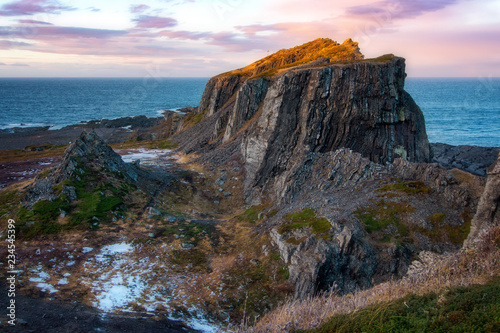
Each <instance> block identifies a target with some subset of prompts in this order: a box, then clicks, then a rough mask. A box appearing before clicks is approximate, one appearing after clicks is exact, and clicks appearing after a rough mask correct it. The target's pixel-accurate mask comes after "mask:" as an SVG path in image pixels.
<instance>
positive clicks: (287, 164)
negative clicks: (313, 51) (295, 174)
mask: <svg viewBox="0 0 500 333" xmlns="http://www.w3.org/2000/svg"><path fill="white" fill-rule="evenodd" d="M404 67H405V66H404V60H403V59H401V58H394V59H392V60H390V61H388V62H386V63H356V64H352V65H331V66H328V67H325V68H315V69H301V70H297V71H290V72H287V73H285V74H283V75H281V76H279V77H278V78H277V79H276V80H275V81H273V82H272V83H271V84H270V86H269V89H268V91H267V92H266V94H265V97H264V99H263V101H262V110H261V114H260V116H259V117H258V119H256V120H255V125H254V127H253V128H252V130H251V131H249V132H248V135H246V137H245V139H244V141H243V155H244V157H245V160H246V162H247V164H246V170H247V183H246V188H248V189H250V188H255V187H262V189H263V190H267V189H269V187H267V188H266V186H265V185H266V183H267V181H268V179H275V181H274V184H272V187H273V188H274V189H275V190H276V194H277V195H279V193H280V191H281V190H282V189H283V185H282V184H283V182H284V179H285V178H286V174H287V171H290V170H292V169H293V168H294V162H295V161H297V160H298V159H300V156H301V155H302V154H303V153H304V152H309V151H311V152H320V153H324V152H329V151H335V150H337V149H339V148H350V149H352V150H353V151H356V152H359V153H360V154H361V155H362V156H364V157H367V158H369V159H370V160H371V161H373V162H376V163H382V164H385V163H392V162H393V161H394V159H395V158H397V157H400V158H403V159H405V160H408V161H412V162H427V161H429V159H430V149H429V143H428V140H427V135H426V132H425V124H424V118H423V116H422V112H421V111H420V109H419V108H418V106H417V105H416V104H415V103H414V101H413V100H412V98H411V97H410V96H409V95H408V94H407V93H406V92H405V91H404V90H403V85H404V76H405V73H404ZM236 105H238V99H237V100H236ZM235 109H236V106H235ZM233 131H234V130H233Z"/></svg>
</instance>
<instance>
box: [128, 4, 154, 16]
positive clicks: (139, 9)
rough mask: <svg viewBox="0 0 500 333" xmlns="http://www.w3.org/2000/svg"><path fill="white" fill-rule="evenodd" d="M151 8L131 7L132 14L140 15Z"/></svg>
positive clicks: (146, 6) (144, 6) (142, 6)
mask: <svg viewBox="0 0 500 333" xmlns="http://www.w3.org/2000/svg"><path fill="white" fill-rule="evenodd" d="M150 8H151V7H149V6H148V5H131V6H130V12H131V13H133V14H140V13H143V12H145V11H146V10H148V9H150Z"/></svg>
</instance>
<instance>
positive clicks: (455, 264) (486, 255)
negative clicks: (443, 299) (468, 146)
mask: <svg viewBox="0 0 500 333" xmlns="http://www.w3.org/2000/svg"><path fill="white" fill-rule="evenodd" d="M499 244H500V227H497V228H496V229H494V230H492V231H491V232H489V233H488V234H487V235H486V236H484V238H483V240H482V241H481V242H480V246H478V250H477V251H459V252H455V253H451V254H446V255H435V254H430V253H428V252H426V253H423V254H421V260H420V261H419V262H417V263H414V264H413V265H412V267H411V268H410V270H409V273H408V274H407V276H405V277H404V278H403V279H401V280H398V281H389V282H386V283H382V284H379V285H377V286H375V287H373V288H371V289H367V290H364V291H360V292H357V293H355V294H348V295H344V296H339V295H323V296H319V297H316V298H312V299H307V300H304V301H289V302H287V303H285V304H284V305H283V306H281V307H279V308H278V309H276V310H274V311H272V312H270V313H269V314H267V315H266V316H264V317H262V319H261V320H260V321H259V322H258V323H257V324H256V325H255V326H254V327H249V328H242V329H241V330H240V331H242V332H243V331H244V332H290V331H294V330H300V329H311V328H314V327H317V326H319V325H321V324H323V323H325V322H326V321H327V320H328V319H329V318H330V317H332V316H334V315H337V314H346V313H352V312H355V311H358V310H361V309H363V308H366V307H368V306H370V305H374V304H380V303H383V302H389V301H393V300H396V299H399V298H402V297H405V296H408V295H410V294H417V295H423V294H428V293H442V292H444V291H445V290H447V289H449V288H452V287H458V286H471V285H474V284H485V283H487V282H488V281H490V280H491V279H492V278H493V277H496V276H499V275H500V249H499Z"/></svg>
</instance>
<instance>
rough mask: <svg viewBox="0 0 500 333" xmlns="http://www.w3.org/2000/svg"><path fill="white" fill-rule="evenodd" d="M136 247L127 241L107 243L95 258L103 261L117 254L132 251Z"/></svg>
mask: <svg viewBox="0 0 500 333" xmlns="http://www.w3.org/2000/svg"><path fill="white" fill-rule="evenodd" d="M133 249H134V248H133V246H132V245H130V244H127V243H126V242H122V243H117V244H112V245H107V246H105V247H103V248H102V249H101V253H100V254H98V255H96V256H95V259H96V260H97V261H99V262H101V263H103V262H107V261H110V259H111V257H113V256H115V255H117V254H124V253H127V252H130V251H132V250H133Z"/></svg>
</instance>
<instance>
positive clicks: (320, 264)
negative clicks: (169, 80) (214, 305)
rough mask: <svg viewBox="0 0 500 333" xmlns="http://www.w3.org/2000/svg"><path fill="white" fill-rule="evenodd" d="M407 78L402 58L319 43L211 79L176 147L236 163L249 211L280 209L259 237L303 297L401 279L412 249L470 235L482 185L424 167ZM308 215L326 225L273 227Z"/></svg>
mask: <svg viewBox="0 0 500 333" xmlns="http://www.w3.org/2000/svg"><path fill="white" fill-rule="evenodd" d="M405 77H406V74H405V60H404V59H403V58H399V57H395V56H393V55H386V56H382V57H379V58H376V59H363V56H362V54H361V53H360V52H359V48H358V47H357V43H355V42H352V41H351V40H347V41H345V42H344V43H343V44H338V43H336V42H333V41H331V40H325V39H320V40H316V41H313V42H310V43H307V44H305V45H302V46H299V47H296V48H293V49H289V50H282V51H279V52H278V53H276V54H274V55H271V56H269V57H266V58H264V59H262V60H260V61H257V62H255V63H254V64H251V65H249V66H247V67H244V68H242V69H239V70H235V71H232V72H229V73H225V74H221V75H219V76H217V77H215V78H212V79H211V80H210V81H209V83H208V84H207V87H206V89H205V93H204V94H203V98H202V101H201V103H200V107H199V109H198V114H202V115H203V116H204V119H203V120H202V121H201V122H200V123H199V124H198V125H195V126H194V127H193V128H191V129H189V130H187V131H184V132H183V133H180V134H178V135H177V136H176V137H174V139H173V140H174V142H175V140H178V141H177V143H179V144H180V145H181V147H182V149H184V151H186V152H196V153H199V154H200V155H201V156H202V157H201V159H202V160H203V161H207V162H209V163H210V164H211V165H212V166H215V167H217V166H220V165H223V164H224V163H225V162H224V161H229V160H231V159H238V160H240V161H241V163H242V164H243V167H244V169H245V179H244V196H245V200H246V203H247V204H249V205H262V204H265V205H269V206H271V208H275V209H277V210H278V211H279V213H278V215H277V216H276V217H275V218H274V219H272V220H271V221H268V222H266V223H267V225H266V226H265V227H264V226H261V229H266V228H267V230H272V231H271V238H272V239H273V242H274V244H276V246H277V247H278V248H279V251H280V254H281V257H282V259H283V260H284V261H285V262H286V263H287V265H288V268H289V272H290V281H291V282H292V283H293V284H294V286H295V297H296V298H298V299H303V298H306V297H309V296H312V295H314V294H315V293H317V292H320V291H327V290H329V289H330V288H332V287H335V288H337V289H336V290H337V292H341V293H346V292H353V291H355V290H358V289H363V288H367V287H369V286H371V285H372V284H373V283H379V282H382V281H387V280H388V279H391V278H395V277H396V278H397V277H401V276H403V275H404V274H406V271H407V269H408V265H409V264H410V262H411V259H412V257H413V256H415V255H416V254H417V253H418V252H419V251H422V250H426V251H437V252H445V251H452V250H456V249H457V248H458V246H459V245H458V244H461V243H462V242H463V240H464V238H465V236H466V235H467V234H466V233H467V232H468V225H469V222H470V218H471V217H472V215H471V214H472V212H473V211H474V210H475V207H476V205H477V201H478V198H479V195H480V193H481V191H482V188H483V186H484V182H483V180H482V179H480V177H476V176H474V175H470V174H468V173H465V172H462V171H458V170H455V171H448V170H446V169H445V168H444V167H441V166H438V165H437V164H430V163H429V162H431V161H432V158H433V156H432V152H431V148H430V145H429V142H428V139H427V134H426V131H425V122H424V117H423V114H422V112H421V110H420V109H419V107H418V106H417V105H416V104H415V102H414V101H413V99H412V98H411V96H410V95H409V94H408V93H407V92H406V91H405V90H404V81H405ZM271 208H269V209H271ZM305 208H307V209H312V210H314V211H315V212H316V213H317V214H318V216H320V217H321V218H324V219H326V220H327V223H326V226H325V230H326V229H328V228H329V227H330V226H331V228H330V229H329V230H327V231H325V230H324V231H322V232H320V233H318V232H316V231H315V230H314V226H312V225H307V223H309V222H303V223H302V224H300V223H299V224H294V225H292V226H293V227H290V228H291V229H292V231H283V230H284V229H280V226H282V225H286V223H288V222H287V216H288V215H290V216H291V215H293V214H297V212H299V211H300V210H301V209H305ZM287 214H288V215H287ZM311 223H312V222H311ZM370 224H371V225H370ZM277 226H278V227H277ZM280 230H281V231H280Z"/></svg>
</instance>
